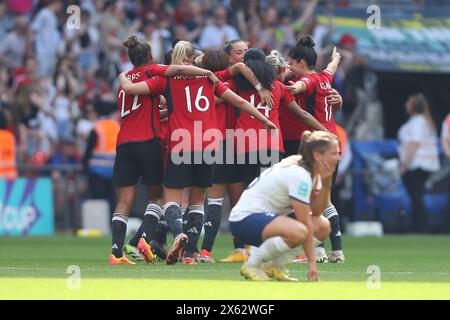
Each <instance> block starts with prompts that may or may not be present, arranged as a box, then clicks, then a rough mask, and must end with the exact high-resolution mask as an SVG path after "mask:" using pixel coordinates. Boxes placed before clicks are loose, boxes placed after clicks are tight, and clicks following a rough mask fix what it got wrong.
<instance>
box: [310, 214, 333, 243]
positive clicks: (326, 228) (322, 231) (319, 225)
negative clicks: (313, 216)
mask: <svg viewBox="0 0 450 320" xmlns="http://www.w3.org/2000/svg"><path fill="white" fill-rule="evenodd" d="M330 233H331V225H330V221H329V220H328V219H326V218H324V217H317V220H316V227H315V232H314V237H316V238H317V239H319V240H320V241H324V240H325V239H326V238H328V236H329V235H330Z"/></svg>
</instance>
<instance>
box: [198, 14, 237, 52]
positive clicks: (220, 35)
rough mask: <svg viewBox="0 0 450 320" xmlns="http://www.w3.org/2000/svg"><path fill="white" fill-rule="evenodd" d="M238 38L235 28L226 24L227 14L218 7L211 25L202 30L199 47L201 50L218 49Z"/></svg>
mask: <svg viewBox="0 0 450 320" xmlns="http://www.w3.org/2000/svg"><path fill="white" fill-rule="evenodd" d="M238 38H239V34H238V32H237V30H236V28H235V27H233V26H231V25H229V24H227V12H226V11H225V9H224V8H223V7H220V6H219V7H217V8H216V10H215V11H214V19H213V23H212V24H210V25H208V26H206V28H205V29H204V30H203V32H202V34H201V36H200V42H199V45H200V48H201V49H202V50H206V49H211V48H219V47H221V46H222V45H223V44H224V43H225V42H226V41H230V40H233V39H238Z"/></svg>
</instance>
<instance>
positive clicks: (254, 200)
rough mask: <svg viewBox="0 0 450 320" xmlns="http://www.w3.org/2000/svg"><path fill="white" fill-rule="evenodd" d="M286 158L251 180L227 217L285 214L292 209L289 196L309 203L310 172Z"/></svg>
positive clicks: (239, 217)
mask: <svg viewBox="0 0 450 320" xmlns="http://www.w3.org/2000/svg"><path fill="white" fill-rule="evenodd" d="M286 161H289V158H287V159H285V160H283V161H281V162H280V163H278V164H276V165H274V166H272V167H271V168H270V169H267V170H266V171H264V172H263V173H261V175H260V176H259V177H257V178H256V179H255V180H253V181H252V183H251V184H250V185H249V187H248V188H247V189H246V190H245V191H244V193H243V194H242V196H241V198H240V199H239V201H238V203H237V204H236V206H235V207H234V208H233V210H231V213H230V217H229V219H228V220H229V221H232V222H237V221H242V220H243V219H245V218H246V217H248V216H250V215H252V214H255V213H277V214H282V215H287V214H288V213H289V212H291V211H292V206H291V201H292V199H294V200H297V201H300V202H302V203H304V204H307V205H309V198H310V195H311V189H312V179H311V174H310V173H309V172H308V171H307V170H306V169H305V168H303V167H300V166H299V165H298V164H288V163H287V162H286ZM290 162H292V161H290Z"/></svg>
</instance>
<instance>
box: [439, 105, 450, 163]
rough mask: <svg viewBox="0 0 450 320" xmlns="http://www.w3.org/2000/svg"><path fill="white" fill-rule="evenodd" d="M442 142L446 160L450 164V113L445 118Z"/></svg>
mask: <svg viewBox="0 0 450 320" xmlns="http://www.w3.org/2000/svg"><path fill="white" fill-rule="evenodd" d="M441 143H442V149H443V150H444V155H445V158H446V162H447V163H448V164H449V165H450V113H449V114H448V115H447V117H446V118H445V119H444V122H443V123H442V130H441Z"/></svg>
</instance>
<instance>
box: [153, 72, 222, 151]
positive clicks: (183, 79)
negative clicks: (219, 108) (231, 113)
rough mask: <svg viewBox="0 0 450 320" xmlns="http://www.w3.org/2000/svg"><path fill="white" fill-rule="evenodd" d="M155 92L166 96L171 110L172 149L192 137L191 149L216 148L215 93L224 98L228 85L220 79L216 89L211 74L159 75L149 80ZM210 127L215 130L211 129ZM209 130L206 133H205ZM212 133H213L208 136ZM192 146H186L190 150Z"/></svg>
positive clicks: (170, 147)
mask: <svg viewBox="0 0 450 320" xmlns="http://www.w3.org/2000/svg"><path fill="white" fill-rule="evenodd" d="M146 83H147V86H148V88H149V90H150V91H151V92H152V94H155V95H159V94H162V95H164V96H165V97H166V101H167V109H168V111H169V131H170V145H169V150H170V151H171V150H173V148H174V146H175V145H177V144H178V143H183V145H184V144H185V143H186V141H184V139H189V140H190V141H189V151H199V150H210V149H216V148H217V147H218V145H219V142H220V140H219V141H217V139H216V136H214V134H213V130H216V131H217V130H218V129H217V127H218V125H217V114H216V104H215V99H214V95H216V96H218V97H220V96H221V95H222V94H223V93H224V92H225V91H227V90H228V87H227V86H226V85H224V84H223V82H221V81H219V82H218V84H217V86H216V88H215V90H214V88H213V84H212V82H211V81H210V80H209V79H208V78H207V77H189V76H177V77H173V78H161V77H156V78H153V79H149V80H146ZM208 130H211V131H209V132H207V131H208ZM205 133H206V135H205ZM208 135H210V136H208ZM187 147H188V146H186V148H184V150H185V151H186V149H187Z"/></svg>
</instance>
